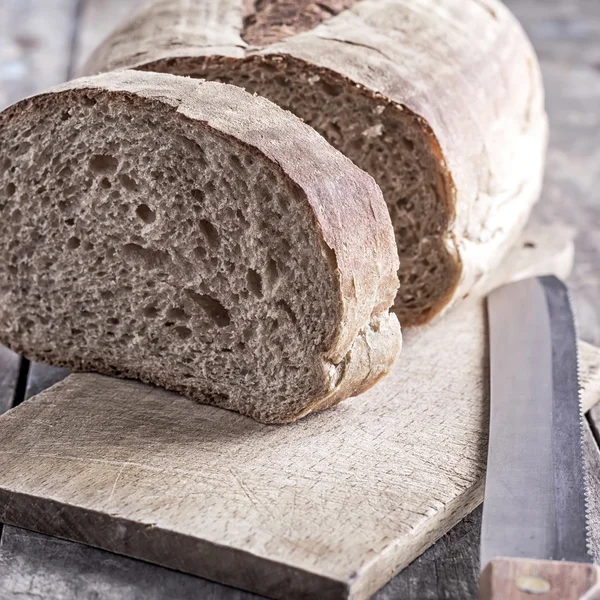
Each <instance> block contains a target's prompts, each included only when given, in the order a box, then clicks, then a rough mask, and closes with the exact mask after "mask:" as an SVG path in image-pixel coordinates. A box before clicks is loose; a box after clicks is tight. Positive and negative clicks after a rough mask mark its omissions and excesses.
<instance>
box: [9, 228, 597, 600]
mask: <svg viewBox="0 0 600 600" xmlns="http://www.w3.org/2000/svg"><path fill="white" fill-rule="evenodd" d="M565 235H566V234H565ZM565 235H563V234H560V233H556V232H555V231H554V230H552V231H551V232H548V230H539V231H537V232H529V233H528V234H527V237H526V238H524V239H523V240H521V244H520V247H519V250H518V252H516V253H515V254H514V255H513V256H512V258H511V262H512V264H513V265H519V266H518V268H517V267H515V269H513V270H512V271H511V270H505V271H504V273H505V274H508V273H509V272H511V273H512V272H513V271H514V270H517V271H518V273H519V275H521V276H523V275H526V274H528V272H530V271H531V267H532V265H531V264H530V265H529V267H528V266H527V261H524V260H523V258H522V257H523V253H525V256H529V257H530V258H531V260H532V261H534V264H537V262H539V259H540V257H543V256H544V255H545V254H546V251H547V250H548V248H551V249H552V253H553V254H554V256H556V257H557V262H558V264H557V270H558V271H559V273H560V274H562V275H565V274H566V272H568V269H569V267H570V262H571V259H572V246H571V244H570V242H568V241H567V240H566V239H565ZM532 246H533V247H532ZM543 271H545V272H547V271H548V267H547V266H546V267H544V268H543ZM565 271H566V272H565ZM491 284H492V283H491V282H490V285H491ZM486 349H487V340H486V326H485V310H484V304H483V301H482V300H481V299H477V298H475V297H474V298H472V299H471V300H470V301H466V302H465V303H463V305H462V306H461V307H459V308H457V309H456V310H455V311H453V312H451V313H450V314H449V315H447V316H446V317H445V318H444V319H442V320H441V321H439V322H438V323H437V324H435V325H433V326H431V327H428V328H425V329H422V330H420V331H418V332H414V333H412V334H411V335H409V336H408V340H407V344H406V348H405V352H404V354H403V356H402V359H401V360H400V361H399V362H398V363H397V366H396V368H395V369H394V371H393V372H392V374H391V375H390V376H388V377H387V378H386V379H384V380H383V381H382V382H381V383H380V384H379V385H378V386H376V387H375V388H374V389H373V390H371V391H369V392H367V393H366V394H364V395H363V396H360V397H358V398H355V399H353V400H350V401H348V402H346V403H343V404H342V405H340V406H339V407H338V408H337V409H334V410H330V411H327V412H324V413H322V414H319V415H315V416H313V417H309V418H307V419H304V420H302V421H300V422H299V423H296V424H293V425H289V426H284V427H269V426H264V425H260V424H257V423H255V422H253V421H250V420H248V419H246V418H244V417H241V416H239V415H236V414H233V413H229V412H226V411H223V410H220V409H215V408H211V407H206V406H198V405H195V404H192V403H191V402H190V401H188V400H186V399H185V398H182V397H180V396H177V395H175V394H172V393H170V392H166V391H164V390H160V389H157V388H151V387H148V386H145V385H143V384H140V383H138V382H133V381H122V380H117V379H110V378H106V377H102V376H99V375H93V374H87V375H86V374H84V375H73V376H70V377H69V378H67V379H66V380H65V381H63V382H62V383H59V384H58V385H57V386H55V387H53V388H51V389H50V390H49V391H47V392H44V393H42V394H41V395H39V396H37V397H35V398H34V399H32V400H30V401H28V402H25V403H24V404H22V405H21V406H20V407H18V408H17V409H15V410H14V411H12V412H10V413H9V414H8V415H5V416H4V417H3V418H2V419H0V520H4V521H5V522H7V523H9V524H13V525H18V526H23V527H29V528H32V529H36V530H38V531H41V532H44V533H50V534H54V535H58V536H61V537H66V538H69V539H74V540H77V541H83V542H86V543H88V544H90V545H94V546H98V547H101V548H105V549H108V550H112V551H114V552H117V553H122V554H126V555H130V556H135V557H138V558H143V559H145V560H149V561H151V562H156V563H158V564H162V565H165V566H169V567H172V568H174V569H178V570H182V571H186V572H191V573H195V574H197V575H201V576H204V577H207V578H210V579H214V580H217V581H221V582H225V583H228V584H231V585H234V586H237V587H242V588H245V589H250V590H254V591H257V592H259V593H262V594H264V595H267V596H273V597H277V598H286V599H287V598H306V597H315V596H316V597H319V598H324V599H325V598H350V597H351V598H366V597H368V596H369V595H370V594H371V593H373V592H374V591H375V590H376V589H378V588H379V587H380V586H381V585H383V584H384V583H385V582H386V581H387V580H388V579H390V578H391V577H392V576H393V574H394V573H396V572H397V571H398V570H399V569H400V568H402V567H404V566H405V565H407V564H408V563H409V562H410V561H411V560H413V559H414V558H415V557H416V556H418V554H420V553H421V552H422V551H423V550H424V549H425V548H426V547H427V546H429V545H430V544H431V543H433V541H435V540H436V539H437V538H439V537H440V536H441V535H442V534H443V533H445V532H446V531H447V530H448V529H449V528H450V527H451V526H453V525H454V524H456V523H457V522H458V521H459V520H460V519H461V518H463V517H464V516H465V515H466V514H468V513H469V512H470V511H471V510H472V509H473V508H474V507H475V506H476V505H477V504H479V503H480V502H481V499H482V492H483V475H484V468H485V452H486V440H487V416H488V415H487V403H486V399H487V380H486V374H487V351H486ZM582 358H583V359H584V361H583V362H584V368H583V371H584V374H588V373H590V372H591V371H592V370H593V369H596V372H597V366H598V364H599V363H600V360H599V358H598V354H597V351H596V350H595V349H592V348H590V347H589V346H587V345H585V346H583V351H582ZM586 381H587V383H586V386H587V388H586V389H589V390H592V392H590V393H586V394H585V399H586V402H587V404H588V405H590V404H591V403H593V401H594V400H596V399H597V396H595V395H594V394H595V392H597V385H598V384H597V381H596V378H595V377H592V378H591V379H590V378H589V377H588V379H587V380H586Z"/></svg>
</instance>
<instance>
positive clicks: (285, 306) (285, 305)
mask: <svg viewBox="0 0 600 600" xmlns="http://www.w3.org/2000/svg"><path fill="white" fill-rule="evenodd" d="M277 306H279V308H281V309H282V310H283V312H284V313H285V314H286V315H287V316H288V317H289V318H290V320H291V321H292V323H294V325H295V324H296V323H297V322H298V319H297V318H296V315H295V314H294V311H293V310H292V309H291V307H290V305H289V304H288V303H287V302H286V301H285V300H278V301H277Z"/></svg>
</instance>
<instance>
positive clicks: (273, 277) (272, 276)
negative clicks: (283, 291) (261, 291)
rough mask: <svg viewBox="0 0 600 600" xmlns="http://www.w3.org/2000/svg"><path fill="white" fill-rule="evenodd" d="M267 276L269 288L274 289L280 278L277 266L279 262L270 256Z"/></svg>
mask: <svg viewBox="0 0 600 600" xmlns="http://www.w3.org/2000/svg"><path fill="white" fill-rule="evenodd" d="M265 277H266V281H267V284H268V286H269V288H270V289H273V287H274V286H275V284H276V283H277V280H278V279H279V269H278V268H277V263H276V262H275V261H274V260H273V258H271V257H269V260H268V261H267V267H266V269H265Z"/></svg>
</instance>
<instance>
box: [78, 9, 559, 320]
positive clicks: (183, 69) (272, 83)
mask: <svg viewBox="0 0 600 600" xmlns="http://www.w3.org/2000/svg"><path fill="white" fill-rule="evenodd" d="M123 67H127V68H136V69H143V70H153V71H166V72H171V73H176V74H180V75H191V76H193V77H200V78H205V79H209V80H217V81H223V82H228V83H233V84H236V85H240V86H242V87H244V88H246V89H247V90H249V91H252V92H256V93H258V94H261V95H263V96H265V97H267V98H269V99H270V100H272V101H274V102H276V103H277V104H279V105H280V106H282V107H284V108H287V109H289V110H291V111H292V112H294V113H295V114H297V115H298V116H300V117H302V118H303V119H304V120H305V121H306V122H307V123H308V124H310V125H311V126H312V127H314V128H315V129H316V130H317V131H318V132H320V133H321V134H322V135H323V136H324V137H325V138H326V139H327V140H328V141H329V142H330V143H331V144H332V145H333V146H335V147H336V148H338V149H339V150H341V151H342V152H343V153H344V154H346V156H348V157H349V158H351V159H352V161H354V163H355V164H357V165H358V166H359V167H361V168H363V169H364V170H366V171H367V172H368V173H370V174H371V175H372V176H373V177H374V178H375V180H376V181H377V182H378V183H379V185H380V187H381V189H382V191H383V195H384V197H385V199H386V201H387V204H388V207H389V210H390V213H391V216H392V222H393V225H394V229H395V234H396V241H397V244H398V250H399V253H400V261H401V268H400V273H399V275H400V280H401V284H402V285H401V288H400V292H399V294H398V297H397V299H396V304H395V310H396V312H397V314H398V315H399V317H400V320H401V322H402V324H403V325H417V324H422V323H425V322H427V321H429V320H431V319H432V318H433V317H434V316H435V315H436V314H438V313H440V312H441V311H442V310H443V309H444V308H446V307H448V306H449V305H451V304H452V303H453V302H454V301H455V300H456V299H459V298H462V297H463V296H464V295H465V294H468V293H469V291H470V290H471V289H472V288H473V287H474V286H475V285H476V284H477V282H478V281H479V280H480V279H481V278H482V277H483V276H484V275H486V274H487V273H488V272H490V271H491V270H492V269H493V268H494V267H495V266H496V265H497V264H498V263H499V261H500V259H501V258H502V256H503V255H504V253H505V252H506V251H507V249H508V248H509V247H510V246H511V244H512V243H513V241H514V240H515V238H516V236H517V234H518V233H519V232H520V231H521V229H522V227H523V225H524V224H525V221H526V220H527V217H528V215H529V213H530V210H531V208H532V206H533V204H534V202H535V201H536V200H537V198H538V196H539V192H540V185H541V179H542V171H543V162H544V155H545V150H546V139H547V123H546V116H545V112H544V106H543V88H542V82H541V77H540V71H539V67H538V62H537V59H536V57H535V54H534V52H533V50H532V47H531V45H530V43H529V41H528V40H527V38H526V36H525V34H524V32H523V30H522V29H521V27H520V25H519V24H518V22H517V21H516V20H515V18H514V17H513V16H512V15H511V14H510V13H509V11H508V10H507V9H506V8H505V7H504V6H503V5H502V4H501V3H500V2H499V1H497V0H360V1H356V0H320V1H319V2H316V1H315V0H255V1H253V0H185V1H184V0H155V1H153V2H146V3H145V4H144V6H143V7H142V8H141V10H140V11H139V12H137V13H136V14H135V15H134V16H133V17H132V19H131V20H130V21H129V22H128V23H125V24H124V25H123V26H122V27H120V28H119V29H118V30H117V31H115V32H114V33H113V34H112V35H111V36H110V37H109V38H108V39H107V40H106V41H105V42H104V43H103V44H102V45H101V46H100V48H99V49H98V50H97V51H96V52H95V53H94V54H93V56H92V57H91V59H90V61H89V63H88V65H87V67H86V68H85V70H86V72H88V73H96V72H100V71H108V70H113V69H118V68H123Z"/></svg>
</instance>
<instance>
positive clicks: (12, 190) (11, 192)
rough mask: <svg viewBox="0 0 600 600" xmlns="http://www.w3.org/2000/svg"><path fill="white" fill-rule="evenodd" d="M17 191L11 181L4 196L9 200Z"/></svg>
mask: <svg viewBox="0 0 600 600" xmlns="http://www.w3.org/2000/svg"><path fill="white" fill-rule="evenodd" d="M16 191H17V187H16V186H15V184H14V183H13V182H12V181H11V182H10V183H9V184H8V185H7V186H6V195H7V196H8V197H9V198H10V197H11V196H13V195H14V193H15V192H16Z"/></svg>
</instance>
